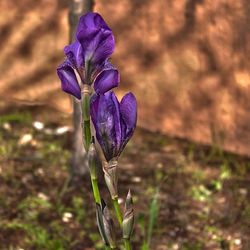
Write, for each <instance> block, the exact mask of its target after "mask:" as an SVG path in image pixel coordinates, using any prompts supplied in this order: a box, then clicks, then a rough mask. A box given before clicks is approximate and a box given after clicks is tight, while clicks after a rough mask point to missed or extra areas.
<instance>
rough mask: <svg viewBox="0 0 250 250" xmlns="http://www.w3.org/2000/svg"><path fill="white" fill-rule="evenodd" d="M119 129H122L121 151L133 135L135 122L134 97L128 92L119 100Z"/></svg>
mask: <svg viewBox="0 0 250 250" xmlns="http://www.w3.org/2000/svg"><path fill="white" fill-rule="evenodd" d="M120 112H121V118H122V119H121V128H122V146H121V149H120V150H121V151H122V150H123V149H124V147H125V146H126V144H127V142H128V141H129V139H130V138H131V136H132V135H133V133H134V130H135V127H136V122H137V102H136V98H135V96H134V95H133V94H132V93H131V92H129V93H127V94H126V95H125V96H124V97H123V98H122V100H121V103H120Z"/></svg>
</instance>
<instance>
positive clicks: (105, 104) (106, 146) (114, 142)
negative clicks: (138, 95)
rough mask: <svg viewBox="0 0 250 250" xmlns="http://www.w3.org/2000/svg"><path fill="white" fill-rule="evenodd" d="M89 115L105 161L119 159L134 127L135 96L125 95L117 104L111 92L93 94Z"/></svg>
mask: <svg viewBox="0 0 250 250" xmlns="http://www.w3.org/2000/svg"><path fill="white" fill-rule="evenodd" d="M90 114H91V118H92V121H93V124H94V126H95V130H96V138H97V140H98V142H99V144H100V146H101V148H102V150H103V153H104V155H105V158H106V160H107V161H110V160H111V159H113V158H117V157H119V155H120V154H121V152H122V150H123V149H124V147H125V146H126V144H127V142H128V141H129V139H130V138H131V136H132V135H133V132H134V129H135V127H136V121H137V103H136V99H135V96H134V95H133V94H132V93H127V94H126V95H125V96H124V97H123V98H122V100H121V102H120V103H119V102H118V100H117V98H116V96H115V94H114V93H113V92H112V91H111V92H107V93H105V94H103V95H102V94H101V95H97V94H95V95H94V96H93V97H92V99H91V103H90Z"/></svg>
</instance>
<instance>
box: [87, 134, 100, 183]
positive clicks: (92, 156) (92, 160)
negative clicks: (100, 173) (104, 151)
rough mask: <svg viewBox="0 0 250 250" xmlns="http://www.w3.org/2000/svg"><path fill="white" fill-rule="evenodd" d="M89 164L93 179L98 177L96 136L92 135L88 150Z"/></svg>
mask: <svg viewBox="0 0 250 250" xmlns="http://www.w3.org/2000/svg"><path fill="white" fill-rule="evenodd" d="M88 163H89V164H88V166H89V172H90V176H91V179H97V164H98V155H97V151H96V147H95V138H94V136H92V139H91V144H90V147H89V151H88Z"/></svg>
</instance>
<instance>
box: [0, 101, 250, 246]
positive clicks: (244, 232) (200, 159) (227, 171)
mask: <svg viewBox="0 0 250 250" xmlns="http://www.w3.org/2000/svg"><path fill="white" fill-rule="evenodd" d="M16 110H17V108H16V107H14V108H13V109H10V110H8V112H6V113H5V114H3V115H1V118H0V183H1V185H0V249H1V250H11V249H12V250H13V249H19V250H21V249H25V250H29V249H46V250H55V249H67V250H68V249H72V250H83V249H85V250H91V249H103V248H102V247H103V245H102V241H101V239H100V237H99V233H98V229H97V226H96V222H95V209H94V207H95V204H94V201H93V197H92V193H91V185H90V181H89V176H88V175H87V176H78V177H77V178H70V176H71V175H70V171H69V164H68V162H69V159H70V154H71V146H70V145H71V137H72V131H71V127H70V123H71V118H70V116H69V115H64V114H62V113H59V112H58V111H56V110H50V109H49V108H46V107H41V106H34V107H33V106H21V107H18V110H19V111H18V112H17V111H16ZM37 121H39V122H41V123H42V125H41V123H40V126H39V125H38V123H37ZM34 122H36V123H34ZM249 181H250V161H249V159H246V158H242V157H239V156H237V155H232V154H229V153H227V152H224V151H222V150H221V149H220V148H219V147H218V146H216V145H213V146H212V147H204V146H201V145H197V144H194V143H192V142H190V141H185V140H181V139H178V138H169V137H166V136H163V135H162V134H160V133H152V132H149V131H147V130H144V129H141V128H137V130H136V132H135V134H134V137H133V138H132V140H131V141H130V142H129V144H128V145H127V147H126V149H125V151H124V153H123V154H122V156H121V157H120V162H119V193H120V197H121V201H122V203H121V205H122V207H123V205H124V198H125V197H126V193H127V191H128V189H131V191H132V195H133V198H134V206H135V208H134V209H135V213H136V226H135V230H134V233H133V245H134V249H141V246H142V244H143V242H144V241H146V239H147V234H148V232H147V231H148V229H149V214H150V206H151V207H152V199H154V198H155V201H156V204H157V205H158V207H159V213H158V215H156V223H155V224H154V227H153V232H152V237H151V242H150V249H152V250H171V249H173V250H176V249H183V250H203V249H205V250H216V249H231V250H241V249H243V250H249V249H250V237H249V235H250V202H249V198H250V188H249ZM100 189H101V193H102V196H103V198H104V199H105V200H106V201H107V203H108V206H109V208H110V209H111V210H112V205H111V204H110V202H109V194H108V191H107V189H106V187H105V185H104V182H103V180H102V172H101V170H100ZM115 226H116V228H117V235H118V237H117V238H118V239H119V235H120V232H119V230H118V225H117V223H116V224H115Z"/></svg>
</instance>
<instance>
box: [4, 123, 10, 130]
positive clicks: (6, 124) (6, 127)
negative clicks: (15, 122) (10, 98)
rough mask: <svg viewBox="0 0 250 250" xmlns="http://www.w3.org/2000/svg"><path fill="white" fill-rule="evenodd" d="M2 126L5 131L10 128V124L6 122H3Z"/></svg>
mask: <svg viewBox="0 0 250 250" xmlns="http://www.w3.org/2000/svg"><path fill="white" fill-rule="evenodd" d="M3 128H4V129H5V130H7V131H10V130H11V126H10V124H9V123H8V122H5V123H4V124H3Z"/></svg>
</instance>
